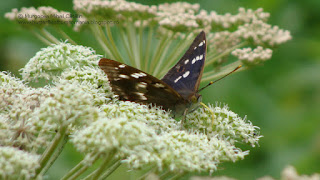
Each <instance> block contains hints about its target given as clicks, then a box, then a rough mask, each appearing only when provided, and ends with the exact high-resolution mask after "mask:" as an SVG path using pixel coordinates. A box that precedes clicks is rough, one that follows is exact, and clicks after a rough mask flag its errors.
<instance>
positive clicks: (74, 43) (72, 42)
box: [54, 26, 77, 45]
mask: <svg viewBox="0 0 320 180" xmlns="http://www.w3.org/2000/svg"><path fill="white" fill-rule="evenodd" d="M54 28H55V29H56V30H57V32H58V33H59V34H60V35H61V36H62V37H64V38H65V39H67V40H68V41H69V42H70V43H71V44H73V45H77V43H76V42H74V41H73V40H72V39H71V37H70V36H68V35H67V34H66V33H65V32H64V31H63V30H62V29H61V28H60V26H54Z"/></svg>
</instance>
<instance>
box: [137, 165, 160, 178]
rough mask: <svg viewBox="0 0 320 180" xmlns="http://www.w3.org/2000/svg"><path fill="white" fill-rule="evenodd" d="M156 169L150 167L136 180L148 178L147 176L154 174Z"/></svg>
mask: <svg viewBox="0 0 320 180" xmlns="http://www.w3.org/2000/svg"><path fill="white" fill-rule="evenodd" d="M155 170H156V167H155V166H151V167H150V168H148V170H146V172H145V173H144V174H143V175H142V176H140V177H139V178H138V179H137V180H144V179H146V178H147V177H148V175H149V174H151V173H153V172H155Z"/></svg>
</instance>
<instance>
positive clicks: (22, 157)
mask: <svg viewBox="0 0 320 180" xmlns="http://www.w3.org/2000/svg"><path fill="white" fill-rule="evenodd" d="M39 157H40V156H38V155H35V154H31V153H28V152H25V151H22V150H19V149H17V148H14V147H6V146H0V167H1V168H0V178H1V179H34V176H35V170H36V169H37V168H38V167H39V164H38V160H39Z"/></svg>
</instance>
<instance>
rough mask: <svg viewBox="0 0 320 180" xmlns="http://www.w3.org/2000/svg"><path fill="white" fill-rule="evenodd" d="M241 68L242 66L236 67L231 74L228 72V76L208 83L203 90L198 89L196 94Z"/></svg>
mask: <svg viewBox="0 0 320 180" xmlns="http://www.w3.org/2000/svg"><path fill="white" fill-rule="evenodd" d="M241 66H242V65H239V66H238V67H236V68H235V69H234V70H232V71H231V72H229V73H228V74H226V75H224V76H223V77H221V78H219V79H217V80H215V81H210V83H209V84H207V85H206V86H204V87H203V88H201V89H199V90H198V92H200V91H202V90H204V89H205V88H207V87H208V86H210V85H211V84H213V83H215V82H217V81H220V80H221V79H223V78H225V77H227V76H229V75H230V74H232V73H234V72H235V71H236V70H238V69H239V68H241Z"/></svg>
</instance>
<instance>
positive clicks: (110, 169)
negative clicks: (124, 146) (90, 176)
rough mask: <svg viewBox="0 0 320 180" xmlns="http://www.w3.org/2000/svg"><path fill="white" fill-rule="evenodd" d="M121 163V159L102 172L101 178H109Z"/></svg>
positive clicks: (101, 179)
mask: <svg viewBox="0 0 320 180" xmlns="http://www.w3.org/2000/svg"><path fill="white" fill-rule="evenodd" d="M120 165H121V160H118V161H116V162H115V163H114V164H113V165H112V166H111V167H110V168H108V169H107V170H106V172H105V173H103V174H102V176H101V177H100V178H99V180H103V179H107V178H108V177H109V176H110V175H111V174H112V173H113V172H114V171H115V170H116V169H117V168H118V167H119V166H120Z"/></svg>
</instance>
